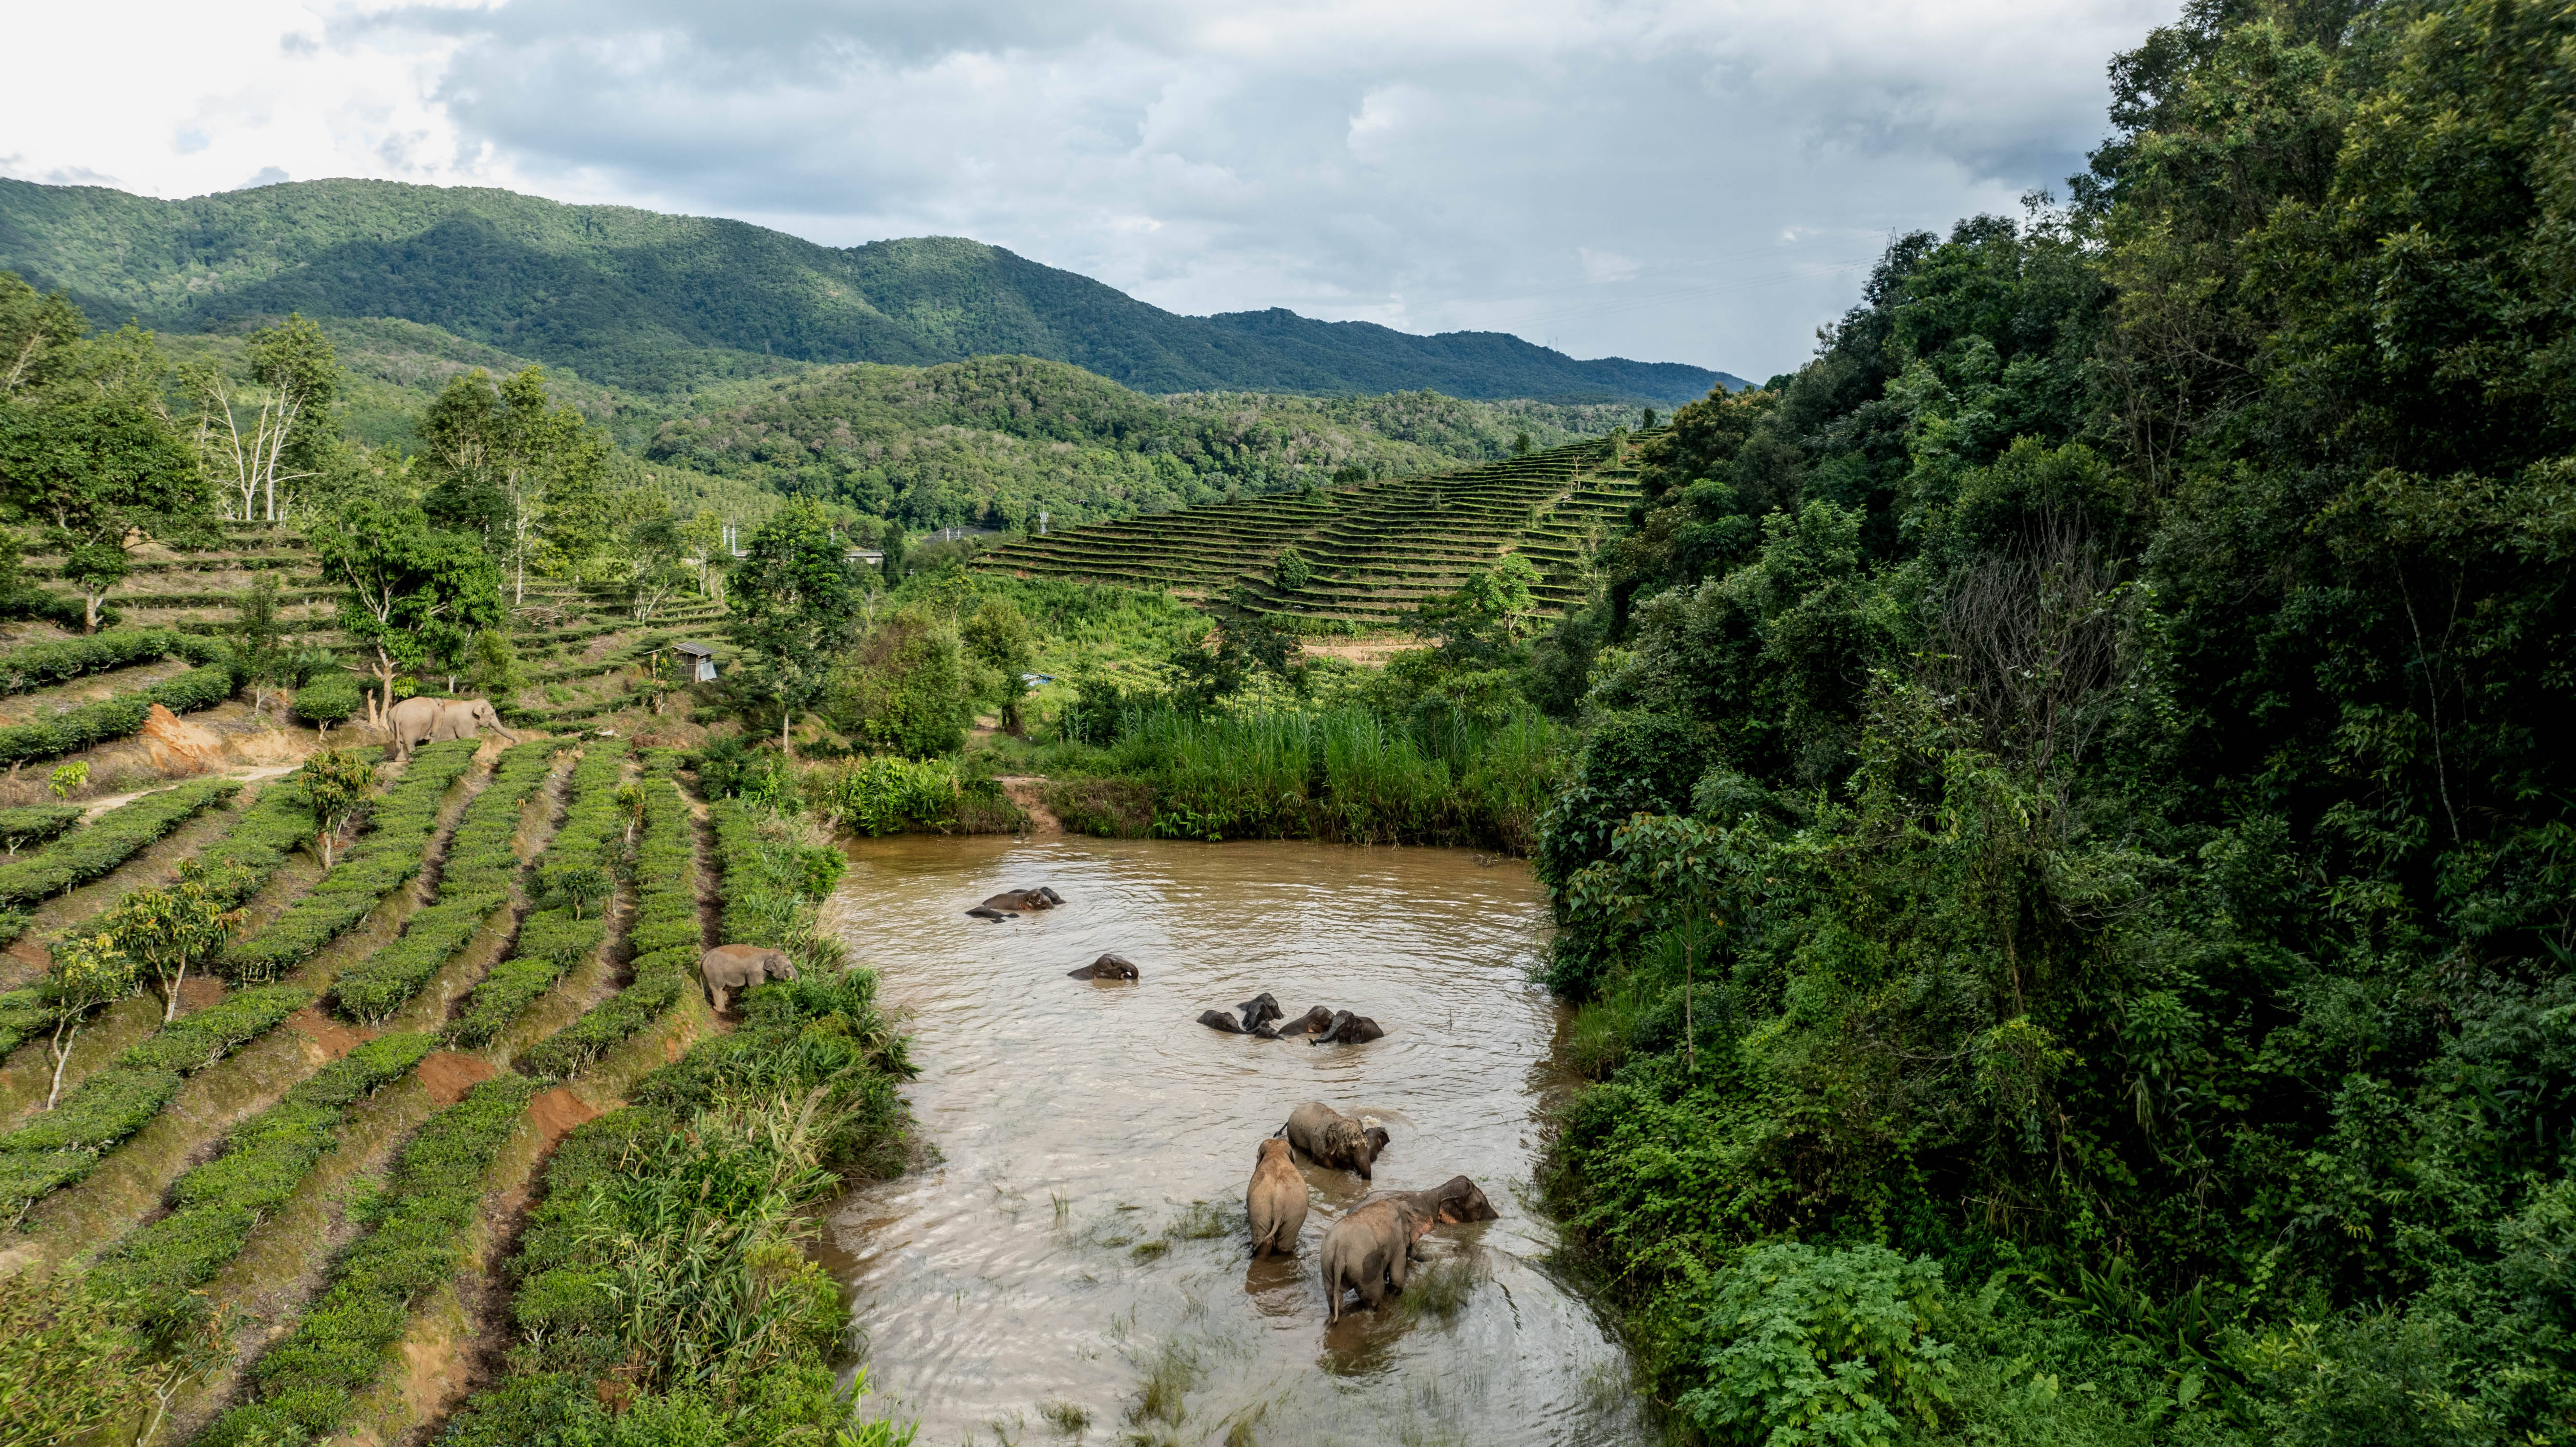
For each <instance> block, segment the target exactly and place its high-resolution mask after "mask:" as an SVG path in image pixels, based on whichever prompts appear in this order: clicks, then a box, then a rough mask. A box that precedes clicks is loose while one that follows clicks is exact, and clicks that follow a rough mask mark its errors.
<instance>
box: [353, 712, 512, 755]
mask: <svg viewBox="0 0 2576 1447" xmlns="http://www.w3.org/2000/svg"><path fill="white" fill-rule="evenodd" d="M385 727H386V728H387V729H388V730H390V731H391V732H392V733H393V736H394V737H393V746H394V758H395V759H396V760H397V761H400V760H405V759H409V758H410V757H411V751H412V750H413V749H416V748H418V747H420V746H421V745H422V744H443V743H446V742H448V741H449V740H451V739H470V738H475V737H478V736H480V734H481V732H482V731H483V730H484V729H487V728H488V729H490V730H492V731H493V732H494V733H497V734H499V735H500V736H501V737H503V738H505V739H508V740H509V741H510V742H512V743H514V744H515V743H517V742H518V741H519V736H518V735H517V734H514V733H512V732H510V731H509V730H508V729H507V728H505V727H503V726H502V724H501V714H500V711H499V710H498V709H495V708H493V707H492V704H491V702H490V701H489V700H487V699H480V698H407V699H404V700H403V701H402V702H400V703H398V704H395V705H394V706H393V707H392V708H391V709H389V710H387V711H386V713H385Z"/></svg>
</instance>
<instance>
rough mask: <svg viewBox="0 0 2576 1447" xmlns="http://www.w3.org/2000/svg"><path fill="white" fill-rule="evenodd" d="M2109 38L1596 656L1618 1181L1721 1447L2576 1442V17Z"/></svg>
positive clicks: (1807, 376) (1562, 882)
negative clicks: (2085, 112) (2007, 175)
mask: <svg viewBox="0 0 2576 1447" xmlns="http://www.w3.org/2000/svg"><path fill="white" fill-rule="evenodd" d="M2112 75H2113V79H2114V82H2115V97H2116V99H2115V105H2114V109H2113V111H2112V117H2111V119H2112V122H2113V125H2114V135H2113V138H2112V139H2111V141H2110V142H2109V143H2108V144H2106V145H2105V146H2104V147H2103V148H2102V149H2101V150H2100V151H2099V152H2098V153H2097V154H2096V155H2095V157H2094V160H2093V165H2092V169H2091V171H2090V172H2089V173H2088V174H2087V175H2086V176H2084V177H2082V178H2080V179H2079V184H2078V186H2077V188H2076V193H2075V196H2074V198H2073V204H2072V205H2071V206H2070V207H2068V208H2067V209H2065V210H2062V211H2055V210H2049V209H2045V208H2041V209H2038V210H2036V211H2035V213H2034V214H2033V215H2032V216H2031V217H2030V218H2029V219H2028V220H2026V221H2016V220H2007V219H2003V218H1995V217H1980V218H1975V219H1972V220H1968V221H1965V222H1962V223H1960V224H1958V225H1957V226H1956V227H1955V228H1953V229H1952V230H1951V231H1950V232H1949V233H1948V234H1947V235H1946V236H1940V235H1934V234H1930V233H1924V234H1917V235H1912V236H1907V237H1904V238H1903V239H1901V240H1899V241H1898V242H1897V243H1896V244H1895V245H1894V246H1893V247H1892V248H1891V249H1890V250H1889V252H1888V253H1887V255H1886V257H1885V259H1884V261H1883V263H1882V264H1881V265H1880V266H1879V268H1878V269H1877V271H1876V273H1875V275H1874V276H1873V278H1872V280H1871V282H1870V284H1869V287H1868V290H1867V293H1866V296H1865V298H1864V300H1863V302H1862V304H1861V305H1859V306H1858V307H1856V308H1855V309H1853V310H1852V311H1851V312H1850V313H1849V314H1848V315H1847V316H1846V317H1845V318H1844V319H1843V320H1842V322H1841V323H1840V325H1839V326H1837V327H1836V328H1834V329H1833V330H1832V331H1831V333H1830V334H1829V336H1828V338H1827V340H1826V342H1825V344H1824V345H1823V347H1822V348H1821V350H1820V352H1819V353H1818V355H1817V356H1816V358H1815V359H1814V361H1813V362H1812V363H1811V364H1809V365H1808V366H1807V367H1805V368H1804V369H1803V370H1801V371H1800V372H1799V373H1798V374H1797V375H1796V376H1795V377H1794V379H1792V380H1789V381H1788V382H1787V383H1786V384H1785V385H1784V386H1781V387H1779V388H1778V389H1776V390H1763V391H1759V392H1753V393H1747V394H1742V395H1737V396H1731V397H1726V398H1722V399H1711V400H1709V401H1706V402H1702V403H1696V404H1693V405H1691V406H1688V407H1685V408H1683V409H1681V411H1680V413H1679V414H1678V415H1677V416H1676V417H1675V419H1674V425H1673V427H1672V429H1671V431H1670V432H1669V433H1668V434H1667V435H1665V436H1663V437H1659V438H1658V439H1656V440H1655V441H1653V442H1651V443H1649V444H1648V445H1647V446H1646V447H1645V448H1644V449H1643V451H1644V453H1645V466H1644V477H1643V482H1644V486H1645V490H1646V492H1647V494H1648V496H1649V501H1648V502H1647V504H1646V505H1645V507H1644V508H1643V509H1642V511H1641V517H1640V520H1639V523H1638V525H1637V526H1636V528H1635V529H1634V531H1633V532H1632V533H1631V534H1630V535H1629V536H1627V537H1625V538H1623V539H1620V540H1619V541H1617V542H1616V543H1615V545H1614V546H1613V547H1612V548H1611V549H1609V550H1608V556H1607V557H1606V559H1605V571H1606V574H1607V577H1608V587H1607V590H1606V596H1605V598H1604V599H1603V601H1602V602H1601V604H1600V606H1599V607H1598V608H1597V609H1596V610H1594V611H1593V612H1592V613H1590V614H1589V615H1587V616H1585V617H1583V618H1580V619H1578V620H1576V621H1575V622H1574V623H1572V624H1570V625H1569V626H1568V627H1567V628H1566V629H1565V630H1564V631H1563V632H1562V633H1560V634H1559V635H1558V636H1557V637H1555V638H1554V639H1552V640H1550V641H1549V642H1547V643H1546V644H1544V645H1543V646H1542V647H1541V648H1540V649H1539V650H1538V654H1537V657H1536V659H1535V664H1534V674H1535V677H1536V679H1537V681H1538V691H1539V692H1540V693H1541V694H1542V695H1543V696H1545V697H1547V698H1549V699H1550V701H1551V702H1552V703H1553V704H1554V705H1555V706H1556V707H1558V708H1559V709H1561V710H1565V711H1568V712H1576V711H1579V713H1580V715H1581V717H1582V718H1583V719H1584V720H1585V721H1586V723H1587V725H1588V727H1589V730H1590V735H1589V740H1588V743H1587V746H1586V751H1585V754H1584V757H1583V760H1582V763H1581V766H1580V768H1579V770H1578V773H1577V777H1576V779H1575V781H1574V784H1573V787H1572V788H1571V789H1570V790H1569V791H1568V792H1566V793H1565V794H1564V795H1563V796H1562V797H1561V798H1560V799H1559V801H1558V803H1557V805H1556V807H1555V809H1554V811H1553V813H1552V814H1551V815H1550V817H1549V819H1548V820H1547V823H1546V825H1545V828H1544V831H1543V838H1542V844H1541V850H1540V853H1541V866H1542V873H1543V875H1544V876H1545V877H1546V878H1547V880H1548V881H1549V883H1550V884H1551V885H1552V886H1553V887H1554V888H1555V890H1556V891H1557V896H1556V897H1557V899H1558V901H1559V904H1560V908H1561V911H1562V920H1563V923H1564V925H1565V928H1564V930H1563V931H1562V933H1561V934H1560V935H1559V937H1558V941H1557V945H1556V955H1555V961H1554V967H1553V968H1554V974H1553V981H1552V983H1553V984H1554V985H1555V986H1556V987H1557V988H1558V989H1559V990H1560V991H1562V992H1563V993H1564V994H1566V995H1567V996H1569V997H1571V998H1572V999H1574V1000H1577V1001H1579V1002H1581V1003H1582V1010H1581V1013H1580V1014H1579V1015H1578V1017H1577V1020H1576V1022H1575V1024H1574V1026H1573V1028H1572V1032H1571V1040H1572V1048H1573V1050H1574V1052H1575V1054H1576V1056H1577V1058H1578V1059H1580V1060H1582V1061H1583V1063H1584V1064H1585V1066H1586V1068H1587V1069H1588V1070H1590V1071H1591V1072H1592V1073H1593V1074H1594V1075H1595V1076H1596V1077H1597V1078H1598V1079H1599V1082H1600V1083H1599V1084H1597V1085H1596V1086H1594V1087H1593V1088H1592V1089H1591V1090H1590V1091H1589V1092H1588V1093H1587V1094H1585V1095H1583V1096H1582V1097H1581V1098H1580V1099H1579V1100H1578V1101H1577V1102H1576V1103H1575V1104H1574V1105H1573V1106H1572V1108H1571V1109H1570V1111H1569V1112H1568V1115H1567V1117H1566V1131H1565V1135H1564V1137H1563V1140H1562V1142H1561V1147H1560V1153H1559V1157H1558V1170H1557V1174H1556V1177H1555V1181H1554V1185H1553V1189H1554V1192H1555V1196H1556V1199H1557V1202H1558V1204H1559V1205H1560V1207H1561V1208H1562V1209H1563V1211H1564V1213H1565V1215H1566V1220H1567V1223H1568V1227H1569V1231H1570V1234H1571V1237H1572V1239H1573V1241H1574V1243H1575V1247H1576V1250H1577V1251H1578V1253H1580V1254H1581V1255H1582V1256H1584V1257H1586V1258H1588V1259H1589V1260H1590V1261H1591V1262H1592V1264H1593V1265H1594V1266H1595V1267H1597V1268H1598V1270H1599V1272H1600V1278H1601V1279H1602V1280H1603V1281H1605V1282H1607V1283H1609V1284H1610V1289H1611V1290H1612V1291H1613V1293H1614V1294H1615V1295H1616V1296H1617V1297H1618V1298H1619V1299H1620V1300H1621V1301H1622V1302H1623V1304H1624V1306H1625V1307H1626V1309H1627V1313H1628V1321H1629V1323H1630V1326H1631V1328H1632V1330H1633V1333H1634V1335H1635V1338H1636V1340H1637V1341H1638V1343H1639V1345H1640V1346H1641V1348H1642V1349H1643V1353H1644V1360H1645V1362H1646V1365H1647V1371H1648V1374H1649V1378H1650V1380H1651V1383H1652V1386H1653V1388H1654V1391H1655V1394H1656V1396H1657V1397H1658V1399H1659V1400H1661V1401H1662V1402H1663V1403H1664V1404H1666V1406H1667V1407H1668V1408H1669V1409H1670V1410H1671V1411H1672V1413H1673V1414H1674V1416H1675V1417H1676V1418H1677V1419H1679V1421H1680V1422H1681V1423H1682V1424H1684V1425H1685V1427H1686V1430H1687V1432H1688V1434H1689V1440H1694V1441H1702V1440H1704V1441H1711V1442H1746V1443H1754V1442H1769V1443H1772V1444H1775V1447H1776V1444H1779V1443H1783V1442H1791V1441H1795V1442H1816V1443H1825V1442H1832V1443H1846V1442H1849V1443H1857V1442H1864V1441H1866V1442H1920V1443H1930V1442H1947V1443H1972V1442H1974V1443H2005V1442H2013V1443H2069V1444H2072V1443H2138V1444H2142V1447H2143V1444H2146V1443H2178V1442H2179V1443H2213V1444H2214V1443H2247V1444H2251V1443H2291V1444H2348V1447H2387V1444H2398V1443H2405V1444H2436V1443H2439V1444H2469V1443H2479V1444H2496V1447H2502V1444H2507V1443H2517V1444H2520V1443H2541V1442H2567V1441H2570V1440H2576V1175H2571V1167H2576V973H2572V972H2571V966H2576V850H2571V841H2576V735H2571V732H2570V728H2569V720H2570V719H2571V718H2576V674H2571V671H2570V669H2569V666H2568V660H2569V659H2570V657H2571V656H2576V589H2571V587H2570V582H2571V578H2576V571H2571V570H2576V369H2571V363H2572V362H2576V286H2571V280H2576V250H2572V249H2571V238H2576V127H2571V125H2570V116H2571V113H2576V105H2571V102H2576V8H2571V7H2569V6H2567V5H2564V4H2545V5H2519V4H2511V3H2501V0H2453V3H2432V4H2391V5H2385V6H2352V5H2315V4H2277V5H2275V4H2267V3H2259V0H2258V3H2194V4H2192V5H2190V6H2189V7H2187V9H2186V12H2185V15H2184V17H2183V19H2182V20H2181V21H2180V22H2179V23H2177V24H2176V25H2174V26H2172V27H2170V28H2167V29H2164V30H2160V31H2158V32H2156V33H2155V34H2154V35H2153V36H2152V37H2151V38H2149V39H2148V40H2147V42H2146V43H2145V44H2144V45H2142V46H2141V47H2140V48H2138V49H2137V50H2135V51H2132V52H2130V53H2128V54H2126V55H2123V56H2121V57H2119V58H2118V59H2117V61H2116V62H2115V64H2114V66H2113V68H2112Z"/></svg>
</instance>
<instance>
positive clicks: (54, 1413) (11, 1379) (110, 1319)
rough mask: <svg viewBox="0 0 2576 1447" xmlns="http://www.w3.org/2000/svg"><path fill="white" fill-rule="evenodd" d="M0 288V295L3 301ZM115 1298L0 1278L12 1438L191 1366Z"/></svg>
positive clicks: (136, 1400) (0, 1410)
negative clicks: (147, 1333) (156, 1352)
mask: <svg viewBox="0 0 2576 1447" xmlns="http://www.w3.org/2000/svg"><path fill="white" fill-rule="evenodd" d="M5 299H6V297H5V293H0V301H5ZM124 1315H125V1313H124V1309H123V1303H120V1302H118V1301H115V1300H113V1299H110V1298H108V1297H105V1296H102V1295H101V1294H99V1293H96V1292H92V1291H90V1290H88V1289H87V1286H86V1283H84V1282H82V1281H80V1280H79V1279H77V1278H76V1277H73V1276H72V1275H70V1274H69V1273H65V1272H57V1273H55V1274H53V1275H50V1276H46V1277H43V1278H42V1279H38V1278H37V1275H36V1273H34V1272H24V1271H22V1272H18V1273H16V1274H14V1275H12V1276H10V1277H8V1278H7V1279H5V1280H0V1422H5V1423H7V1424H8V1427H9V1432H10V1438H11V1440H12V1441H13V1442H30V1443H52V1442H76V1441H80V1440H81V1439H82V1438H83V1437H85V1436H88V1435H90V1434H93V1433H96V1432H99V1431H100V1430H102V1429H110V1430H112V1429H113V1428H114V1427H116V1426H117V1425H120V1424H122V1423H125V1422H128V1421H131V1420H132V1419H133V1418H134V1417H136V1416H138V1415H140V1414H143V1413H146V1412H149V1411H151V1410H152V1409H153V1408H154V1407H155V1406H156V1405H157V1404H158V1394H159V1393H160V1392H161V1391H163V1390H166V1389H168V1388H170V1387H172V1386H175V1385H177V1379H179V1378H182V1377H185V1376H187V1375H189V1374H190V1372H191V1371H192V1370H193V1369H194V1367H195V1366H196V1364H195V1363H193V1362H189V1361H187V1360H185V1359H184V1358H182V1359H181V1360H180V1361H178V1362H176V1363H171V1362H166V1361H163V1362H156V1361H153V1360H152V1359H151V1354H150V1350H149V1348H148V1346H147V1344H146V1343H145V1342H143V1341H142V1340H141V1339H140V1338H138V1337H136V1336H135V1335H134V1334H133V1333H132V1332H130V1331H128V1330H127V1329H126V1323H125V1320H124Z"/></svg>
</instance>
